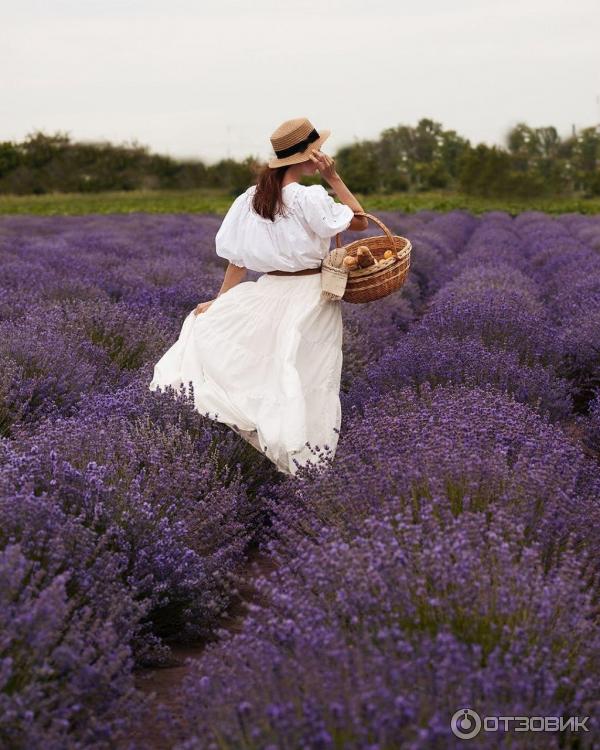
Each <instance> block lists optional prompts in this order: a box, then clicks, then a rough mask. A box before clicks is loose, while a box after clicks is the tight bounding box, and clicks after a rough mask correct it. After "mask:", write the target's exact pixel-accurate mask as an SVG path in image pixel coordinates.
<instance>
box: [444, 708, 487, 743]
mask: <svg viewBox="0 0 600 750" xmlns="http://www.w3.org/2000/svg"><path fill="white" fill-rule="evenodd" d="M450 728H451V729H452V733H453V734H454V735H456V736H457V737H459V738H460V739H461V740H472V739H473V737H476V736H477V735H478V734H479V732H480V731H481V717H480V716H479V714H478V713H477V711H473V709H471V708H461V709H460V710H459V711H457V712H456V713H455V714H454V716H453V717H452V718H451V719H450Z"/></svg>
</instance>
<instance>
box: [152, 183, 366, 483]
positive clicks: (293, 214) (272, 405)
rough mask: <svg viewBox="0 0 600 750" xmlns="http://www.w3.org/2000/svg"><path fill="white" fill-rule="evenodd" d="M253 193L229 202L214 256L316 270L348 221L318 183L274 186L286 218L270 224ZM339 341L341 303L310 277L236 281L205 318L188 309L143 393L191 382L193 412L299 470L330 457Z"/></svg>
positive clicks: (262, 266) (337, 421)
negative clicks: (323, 456)
mask: <svg viewBox="0 0 600 750" xmlns="http://www.w3.org/2000/svg"><path fill="white" fill-rule="evenodd" d="M254 190H255V186H252V187H251V188H248V190H247V191H246V192H245V193H243V194H242V195H240V196H238V198H236V200H235V201H234V203H233V204H232V206H231V208H230V209H229V211H228V213H227V215H226V216H225V218H224V220H223V223H222V224H221V227H220V229H219V231H218V232H217V235H216V238H215V244H216V252H217V254H218V255H219V256H221V257H224V258H227V259H228V260H229V261H230V262H232V263H233V264H234V265H238V266H244V267H246V268H249V269H251V270H255V271H259V272H266V271H270V270H275V269H279V270H287V271H295V270H300V269H302V268H311V267H318V266H319V265H320V263H321V260H322V259H323V258H324V257H325V255H326V254H327V252H328V251H329V245H330V238H331V237H332V236H334V235H335V234H336V233H337V232H340V231H342V230H344V229H347V227H348V225H349V224H350V221H351V220H352V217H353V215H354V214H353V211H352V209H351V208H350V207H349V206H346V205H344V204H340V203H336V202H335V201H334V200H333V199H332V198H331V197H330V196H329V194H328V193H327V191H326V190H325V189H324V188H323V187H322V186H320V185H311V186H303V185H300V184H299V183H289V184H287V185H286V186H284V188H283V199H284V202H285V206H286V215H285V216H283V217H281V216H278V217H276V219H275V221H274V222H271V221H270V220H268V219H264V218H263V217H261V216H260V215H258V214H256V213H255V212H254V211H253V209H252V207H251V198H252V195H253V193H254ZM342 338H343V325H342V314H341V307H340V302H339V301H328V300H326V299H324V298H323V297H322V296H321V275H320V274H319V273H314V274H307V275H300V276H277V275H268V274H266V273H265V275H263V276H260V277H259V278H258V279H257V281H243V282H241V283H239V284H236V285H235V286H234V287H232V288H231V289H229V290H228V291H227V292H225V293H224V294H222V295H221V296H220V297H217V298H216V299H215V301H214V302H213V303H212V305H211V306H210V307H209V308H208V310H206V312H203V313H200V314H199V315H195V313H194V310H191V311H190V312H189V313H188V314H187V316H186V318H185V320H184V321H183V325H182V329H181V333H180V334H179V338H178V340H177V341H176V342H175V343H174V344H173V346H171V348H170V349H169V350H168V351H166V352H165V354H164V355H163V356H162V357H161V358H160V360H159V361H158V362H157V363H156V365H155V366H154V376H153V379H152V381H151V383H150V385H149V387H150V389H151V390H156V389H158V388H163V387H165V386H172V387H173V388H175V389H176V390H179V388H180V386H181V385H182V384H183V386H184V389H185V390H186V392H188V393H189V384H190V382H191V384H192V386H193V398H194V406H195V408H196V409H197V410H198V411H199V412H201V413H202V414H206V413H208V414H209V416H210V417H211V418H212V419H216V420H217V421H219V422H223V423H225V424H227V425H228V426H229V427H231V428H232V429H233V430H234V431H235V432H237V433H238V434H239V435H240V436H241V437H243V438H244V439H245V440H247V441H248V442H249V443H250V444H251V445H253V446H254V447H255V448H256V449H257V450H259V451H260V452H261V453H263V454H264V455H265V456H266V457H267V458H269V459H270V460H271V461H272V462H273V463H274V464H275V466H276V467H277V469H278V470H279V471H281V472H284V473H286V474H291V475H294V474H295V473H296V472H297V469H298V466H302V465H305V464H306V463H309V462H316V461H317V459H318V454H315V453H314V451H315V450H317V451H324V452H325V453H326V454H327V455H329V456H330V457H333V456H334V454H335V451H336V447H337V442H338V437H339V430H340V427H341V404H340V397H339V391H340V380H341V369H342ZM307 443H308V444H309V445H307ZM311 448H312V449H311Z"/></svg>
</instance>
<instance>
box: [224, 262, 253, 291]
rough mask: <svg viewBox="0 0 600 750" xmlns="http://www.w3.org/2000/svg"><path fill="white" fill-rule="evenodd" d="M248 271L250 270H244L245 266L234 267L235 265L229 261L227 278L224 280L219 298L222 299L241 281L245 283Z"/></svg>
mask: <svg viewBox="0 0 600 750" xmlns="http://www.w3.org/2000/svg"><path fill="white" fill-rule="evenodd" d="M247 271H248V269H247V268H244V266H234V265H233V263H232V262H231V261H229V264H228V266H227V270H226V271H225V278H224V279H223V283H222V284H221V288H220V289H219V293H218V294H217V297H220V296H221V295H222V294H224V293H225V292H226V291H228V290H229V289H231V287H232V286H235V285H236V284H239V283H240V281H243V280H244V279H245V278H246V273H247Z"/></svg>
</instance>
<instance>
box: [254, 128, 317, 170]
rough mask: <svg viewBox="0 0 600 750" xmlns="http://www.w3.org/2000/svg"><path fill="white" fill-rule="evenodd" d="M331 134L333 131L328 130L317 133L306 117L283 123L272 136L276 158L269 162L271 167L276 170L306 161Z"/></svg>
mask: <svg viewBox="0 0 600 750" xmlns="http://www.w3.org/2000/svg"><path fill="white" fill-rule="evenodd" d="M330 134H331V130H327V129H326V128H324V129H323V130H320V131H317V130H316V129H315V128H314V127H313V124H312V122H311V121H310V120H309V119H308V118H306V117H296V118H294V119H293V120H286V121H285V122H282V123H281V125H280V126H279V127H278V128H277V130H276V131H275V132H274V133H273V134H272V135H271V145H272V146H273V151H275V157H273V158H272V159H271V160H270V161H269V162H268V165H269V167H271V168H272V169H274V168H275V167H285V166H287V165H288V164H298V163H299V162H301V161H306V160H307V159H308V158H309V156H310V152H311V151H312V149H313V148H315V149H318V148H320V146H321V144H322V143H324V142H325V141H326V140H327V139H328V138H329V136H330Z"/></svg>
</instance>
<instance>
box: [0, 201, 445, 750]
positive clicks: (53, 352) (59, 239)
mask: <svg viewBox="0 0 600 750" xmlns="http://www.w3.org/2000/svg"><path fill="white" fill-rule="evenodd" d="M432 216H433V215H423V216H415V217H413V218H412V219H411V220H410V227H414V228H415V229H416V228H419V227H423V226H426V224H427V222H428V221H429V220H430V219H431V218H432ZM218 226H219V219H218V217H212V216H204V217H199V216H181V215H180V216H166V217H155V216H145V215H139V216H114V217H94V216H90V217H70V218H63V217H56V218H34V217H27V218H23V217H4V218H3V219H2V222H1V223H0V438H1V439H0V460H1V471H0V521H1V522H0V579H1V581H2V586H1V587H0V597H1V600H0V625H1V627H0V632H1V633H2V635H1V636H0V638H1V641H0V745H2V746H7V747H33V746H36V745H39V744H41V743H42V741H43V743H44V745H45V746H46V747H49V748H54V747H57V748H58V747H61V748H62V747H64V746H65V744H66V742H67V740H68V741H70V742H71V741H72V742H74V743H81V745H82V746H85V747H94V746H98V747H103V746H105V745H106V744H110V746H116V745H118V744H119V743H120V742H125V738H126V737H127V736H128V735H129V733H130V731H131V728H132V725H134V724H136V723H140V724H142V725H143V722H144V721H145V718H144V717H145V716H146V715H147V712H148V711H149V710H150V704H148V703H147V701H146V700H144V698H143V696H142V695H140V694H139V693H138V692H136V690H135V688H134V680H133V673H132V672H133V669H134V668H135V667H136V666H142V665H150V664H157V663H162V662H164V661H166V660H167V659H168V655H169V646H168V644H169V643H170V642H172V641H174V640H178V639H179V640H183V639H188V638H198V637H202V638H208V639H210V638H214V637H215V629H216V627H217V626H218V625H219V623H220V622H221V620H222V616H223V614H224V613H225V612H226V611H227V608H228V606H229V605H230V604H231V602H232V601H235V598H236V587H237V586H238V584H239V581H240V577H241V575H242V574H243V571H244V570H245V564H246V559H247V553H248V550H249V549H252V547H253V546H254V545H255V544H256V542H257V541H258V540H259V539H260V538H261V535H262V533H263V528H264V525H265V521H266V519H267V518H268V515H267V507H266V504H265V499H264V497H263V487H265V486H268V484H269V482H270V481H276V480H277V479H278V478H279V477H278V475H277V474H276V473H275V472H274V470H273V467H272V465H271V464H270V462H268V461H267V460H266V459H264V457H262V456H260V454H258V453H257V452H256V451H255V450H254V449H253V448H251V447H250V446H248V445H247V444H246V443H245V442H244V441H242V440H240V439H239V438H238V436H236V435H235V434H234V433H232V432H231V431H230V430H228V429H227V428H225V427H224V426H223V425H219V424H218V423H214V422H212V421H210V420H207V419H206V418H205V417H203V416H202V415H199V414H198V413H197V412H195V411H194V409H193V408H192V406H191V404H190V403H189V401H188V400H187V399H186V398H184V397H183V396H182V397H181V398H179V399H177V400H175V399H173V398H172V397H171V396H169V395H168V394H164V395H162V394H157V393H153V392H150V391H149V390H148V387H147V384H148V382H149V381H150V378H151V373H152V365H153V363H154V362H155V361H157V359H158V358H159V356H160V355H161V354H162V352H164V351H165V349H166V348H167V347H168V346H170V344H171V343H172V342H173V341H174V340H175V338H176V336H177V334H178V332H179V328H180V325H181V321H182V319H183V317H184V316H185V314H187V312H188V310H189V309H191V307H193V306H194V305H195V304H197V302H198V301H200V300H203V299H208V298H210V297H212V296H214V293H215V292H216V290H217V289H218V287H219V286H220V283H221V280H222V270H223V269H222V264H221V262H220V261H218V262H216V261H217V260H218V259H217V258H216V256H215V254H214V233H215V231H216V229H217V228H218ZM420 262H421V261H420V260H419V258H416V261H415V268H417V269H418V268H419V263H420ZM423 273H424V275H426V272H425V271H424V272H423ZM256 276H257V274H251V278H252V277H256ZM413 303H414V304H413V305H412V307H414V308H415V310H416V309H417V308H418V305H419V303H420V295H419V290H418V288H417V286H416V285H415V288H414V299H413ZM409 309H411V306H410V305H408V303H406V310H405V311H404V314H405V317H406V319H407V320H408V319H409V318H411V317H412V316H413V314H414V313H412V312H410V313H409ZM348 338H349V341H350V342H351V343H352V345H353V347H354V352H350V353H349V356H348V362H351V360H352V359H354V361H355V367H356V366H358V365H359V364H360V357H361V355H360V352H361V351H362V352H363V354H364V352H366V351H368V349H369V348H370V346H371V345H372V342H371V343H368V345H366V344H365V343H362V344H361V339H362V338H364V337H361V335H360V331H358V330H356V331H351V330H350V331H349V336H348ZM365 342H366V339H365ZM361 347H362V348H361Z"/></svg>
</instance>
